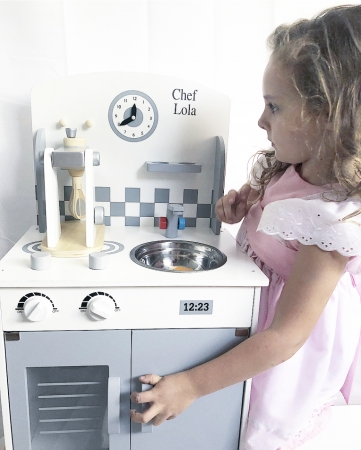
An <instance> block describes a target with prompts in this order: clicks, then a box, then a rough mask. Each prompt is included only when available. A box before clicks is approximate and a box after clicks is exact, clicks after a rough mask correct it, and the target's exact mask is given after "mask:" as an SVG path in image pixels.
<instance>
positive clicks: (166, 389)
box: [130, 372, 197, 426]
mask: <svg viewBox="0 0 361 450" xmlns="http://www.w3.org/2000/svg"><path fill="white" fill-rule="evenodd" d="M139 380H140V381H141V382H142V383H146V384H151V385H153V386H154V387H153V389H151V390H150V391H145V392H133V393H132V395H131V396H130V398H131V400H132V401H133V402H134V403H138V404H141V403H150V407H149V408H148V409H147V410H145V411H144V412H143V413H140V412H137V411H136V410H134V409H132V410H131V411H130V417H131V419H132V420H133V421H134V422H137V423H147V422H149V421H152V423H153V425H155V426H157V425H160V424H161V423H163V422H164V421H165V420H170V419H174V418H175V417H176V416H178V414H180V413H181V412H182V411H184V410H185V409H186V408H188V406H189V405H190V404H191V403H193V401H194V400H196V398H197V395H196V393H195V392H194V388H193V386H192V383H191V380H190V378H189V376H188V374H187V372H179V373H175V374H173V375H167V376H165V377H159V376H158V375H144V376H142V377H140V378H139Z"/></svg>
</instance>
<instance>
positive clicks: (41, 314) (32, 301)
mask: <svg viewBox="0 0 361 450" xmlns="http://www.w3.org/2000/svg"><path fill="white" fill-rule="evenodd" d="M52 310H53V307H52V305H51V303H50V301H49V300H48V299H47V298H46V297H42V296H38V295H34V296H33V297H30V298H28V299H27V300H26V301H25V303H24V315H25V317H26V318H27V319H28V320H30V321H31V322H41V321H42V320H45V319H46V318H47V317H48V316H49V315H50V314H51V312H52Z"/></svg>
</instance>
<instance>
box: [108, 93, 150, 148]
mask: <svg viewBox="0 0 361 450" xmlns="http://www.w3.org/2000/svg"><path fill="white" fill-rule="evenodd" d="M108 119H109V124H110V126H111V128H112V130H113V131H114V133H115V134H116V135H117V136H119V137H120V138H121V139H124V140H125V141H128V142H139V141H144V140H145V139H148V138H149V137H150V136H151V135H152V134H153V133H154V131H155V129H156V128H157V125H158V109H157V106H156V104H155V103H154V101H153V100H152V99H151V98H150V97H149V95H147V94H145V93H144V92H140V91H136V90H131V91H124V92H121V93H120V94H119V95H117V96H116V97H115V98H114V100H113V101H112V102H111V104H110V106H109V112H108Z"/></svg>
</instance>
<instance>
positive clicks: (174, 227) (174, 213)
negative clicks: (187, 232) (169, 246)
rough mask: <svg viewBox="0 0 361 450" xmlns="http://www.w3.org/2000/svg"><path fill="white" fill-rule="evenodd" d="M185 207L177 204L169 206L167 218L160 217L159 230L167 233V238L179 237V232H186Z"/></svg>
mask: <svg viewBox="0 0 361 450" xmlns="http://www.w3.org/2000/svg"><path fill="white" fill-rule="evenodd" d="M183 212H184V206H183V205H179V204H177V203H174V204H170V203H168V205H167V217H160V219H159V228H160V229H161V230H166V231H165V236H166V237H167V238H176V237H178V230H184V228H185V222H186V221H185V218H184V217H183Z"/></svg>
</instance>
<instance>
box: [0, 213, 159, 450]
mask: <svg viewBox="0 0 361 450" xmlns="http://www.w3.org/2000/svg"><path fill="white" fill-rule="evenodd" d="M140 226H141V227H154V217H141V218H140ZM0 450H1V449H0Z"/></svg>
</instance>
